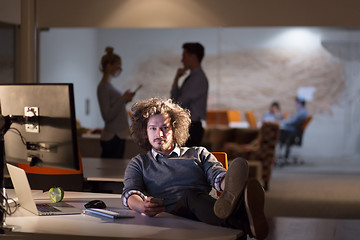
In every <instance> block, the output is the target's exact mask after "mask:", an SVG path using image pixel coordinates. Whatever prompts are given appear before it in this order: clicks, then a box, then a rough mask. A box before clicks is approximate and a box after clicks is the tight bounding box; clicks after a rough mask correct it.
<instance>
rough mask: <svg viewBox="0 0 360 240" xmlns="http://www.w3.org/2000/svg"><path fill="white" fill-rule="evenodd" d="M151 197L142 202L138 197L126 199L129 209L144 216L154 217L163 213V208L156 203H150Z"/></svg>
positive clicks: (133, 196)
mask: <svg viewBox="0 0 360 240" xmlns="http://www.w3.org/2000/svg"><path fill="white" fill-rule="evenodd" d="M151 198H152V197H147V198H146V199H145V200H142V199H141V198H140V197H139V196H138V195H136V194H134V195H131V196H130V197H129V199H128V205H129V207H130V208H131V209H133V210H135V211H136V212H139V213H144V214H145V215H146V216H149V217H154V216H156V215H157V214H159V213H161V212H165V207H164V206H163V205H160V204H158V203H154V202H151Z"/></svg>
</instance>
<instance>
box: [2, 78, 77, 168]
mask: <svg viewBox="0 0 360 240" xmlns="http://www.w3.org/2000/svg"><path fill="white" fill-rule="evenodd" d="M0 106H1V109H0V112H1V114H2V115H3V116H18V117H19V116H23V117H24V119H28V120H25V122H22V123H16V122H13V123H12V124H11V127H10V129H9V130H8V131H7V132H6V134H5V135H4V144H5V158H6V161H7V162H12V163H19V162H21V163H32V165H33V164H36V166H46V167H55V168H63V169H72V170H79V160H78V157H79V156H78V147H77V135H76V124H75V107H74V93H73V85H72V84H14V85H0ZM29 119H30V120H29Z"/></svg>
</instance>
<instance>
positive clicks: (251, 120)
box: [245, 111, 257, 128]
mask: <svg viewBox="0 0 360 240" xmlns="http://www.w3.org/2000/svg"><path fill="white" fill-rule="evenodd" d="M245 117H246V120H247V121H248V123H249V126H250V127H252V128H257V120H256V117H255V113H254V112H253V111H246V112H245Z"/></svg>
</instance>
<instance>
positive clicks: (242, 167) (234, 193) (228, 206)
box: [214, 158, 249, 219]
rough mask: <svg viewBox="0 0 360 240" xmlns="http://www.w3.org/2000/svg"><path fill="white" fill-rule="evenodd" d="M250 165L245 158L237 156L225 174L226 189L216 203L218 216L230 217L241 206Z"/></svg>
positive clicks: (215, 207)
mask: <svg viewBox="0 0 360 240" xmlns="http://www.w3.org/2000/svg"><path fill="white" fill-rule="evenodd" d="M248 173H249V167H248V164H247V161H246V160H245V159H243V158H235V159H234V160H233V161H232V162H231V165H230V167H229V170H228V171H227V172H226V175H225V189H224V191H223V192H222V193H221V195H220V197H219V198H218V199H217V200H216V202H215V205H214V213H215V215H216V216H217V217H218V218H221V219H226V218H228V217H229V216H230V215H231V214H232V213H233V212H234V211H235V210H236V207H237V206H239V205H240V204H239V201H240V199H241V197H242V195H243V193H244V188H245V185H246V181H247V178H248Z"/></svg>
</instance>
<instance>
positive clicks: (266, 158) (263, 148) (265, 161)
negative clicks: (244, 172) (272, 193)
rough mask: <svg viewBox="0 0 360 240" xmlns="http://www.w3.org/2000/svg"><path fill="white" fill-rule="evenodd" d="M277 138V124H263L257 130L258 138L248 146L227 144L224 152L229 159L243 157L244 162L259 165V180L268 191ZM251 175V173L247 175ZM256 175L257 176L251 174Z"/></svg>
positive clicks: (234, 143) (235, 143) (233, 143)
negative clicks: (252, 162)
mask: <svg viewBox="0 0 360 240" xmlns="http://www.w3.org/2000/svg"><path fill="white" fill-rule="evenodd" d="M278 136H279V124H277V123H273V122H264V123H263V125H262V126H261V128H260V130H259V134H258V137H257V138H256V139H255V140H253V141H252V142H251V143H248V144H239V143H237V142H227V143H225V144H224V149H225V151H226V152H227V153H228V154H229V157H230V158H231V159H233V158H236V157H243V158H245V159H246V160H248V161H249V163H250V162H251V161H254V162H259V163H261V179H262V181H263V186H264V189H265V190H267V189H268V185H269V181H270V176H271V172H272V168H273V165H274V162H275V150H276V144H277V140H278ZM250 174H252V173H251V172H250V173H249V175H250ZM252 175H255V176H256V175H257V174H252Z"/></svg>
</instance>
